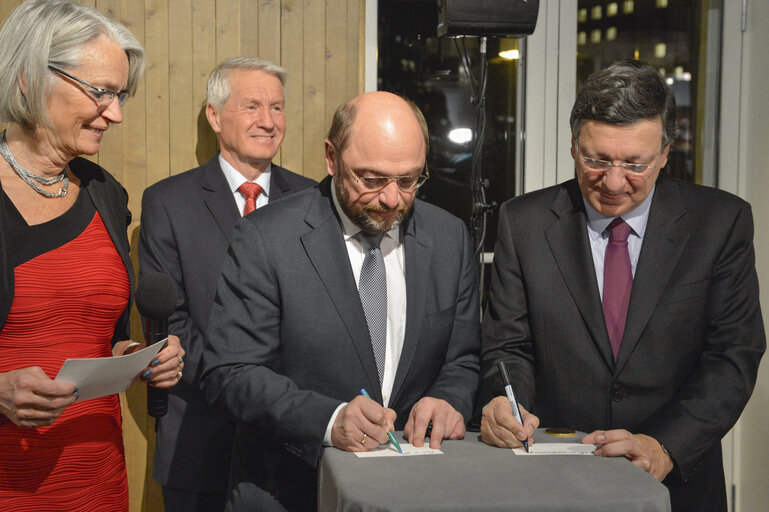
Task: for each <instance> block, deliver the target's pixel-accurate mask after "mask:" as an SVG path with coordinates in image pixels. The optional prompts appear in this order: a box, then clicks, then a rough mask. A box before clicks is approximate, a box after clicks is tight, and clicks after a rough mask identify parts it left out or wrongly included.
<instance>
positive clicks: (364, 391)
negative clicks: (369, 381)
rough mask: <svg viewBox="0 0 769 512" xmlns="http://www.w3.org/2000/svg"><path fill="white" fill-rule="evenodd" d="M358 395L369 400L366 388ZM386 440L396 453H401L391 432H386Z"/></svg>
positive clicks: (399, 446)
mask: <svg viewBox="0 0 769 512" xmlns="http://www.w3.org/2000/svg"><path fill="white" fill-rule="evenodd" d="M360 394H361V395H363V396H365V397H366V398H371V397H370V396H369V394H368V391H366V388H362V389H361V390H360ZM387 439H389V440H390V444H392V445H393V446H394V447H395V448H396V449H397V450H398V453H403V450H401V445H399V444H398V441H397V440H396V439H395V436H394V435H393V433H392V430H389V431H388V432H387Z"/></svg>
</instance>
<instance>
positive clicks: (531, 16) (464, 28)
mask: <svg viewBox="0 0 769 512" xmlns="http://www.w3.org/2000/svg"><path fill="white" fill-rule="evenodd" d="M538 14H539V0H438V35H439V36H460V35H467V36H500V37H502V36H507V37H520V36H525V35H529V34H531V33H533V32H534V27H535V26H536V25H537V15H538Z"/></svg>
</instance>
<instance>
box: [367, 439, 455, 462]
mask: <svg viewBox="0 0 769 512" xmlns="http://www.w3.org/2000/svg"><path fill="white" fill-rule="evenodd" d="M400 445H401V450H403V453H398V450H397V449H396V448H395V447H394V446H393V445H391V444H389V443H388V444H383V445H381V446H380V447H378V448H374V449H373V450H371V451H368V452H354V453H355V456H356V457H360V458H361V459H365V458H368V457H410V456H413V455H442V454H443V452H442V451H440V450H438V449H435V448H430V446H429V445H427V444H426V445H424V446H423V447H421V448H418V447H416V446H414V445H412V444H409V443H400Z"/></svg>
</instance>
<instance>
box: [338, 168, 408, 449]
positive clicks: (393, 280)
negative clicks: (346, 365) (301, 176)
mask: <svg viewBox="0 0 769 512" xmlns="http://www.w3.org/2000/svg"><path fill="white" fill-rule="evenodd" d="M331 197H332V198H333V200H334V208H336V211H337V212H338V213H339V218H340V219H341V220H342V232H343V234H344V241H345V246H346V247H347V255H348V257H349V258H350V266H351V267H352V271H353V275H354V276H355V282H356V283H358V284H359V282H360V271H361V267H362V266H363V260H364V258H365V257H366V252H365V250H364V249H363V246H362V245H361V243H360V241H359V240H358V239H357V238H354V237H355V235H357V234H358V233H359V232H360V228H359V227H358V226H356V225H355V224H354V223H353V221H352V220H350V218H349V217H347V215H346V214H345V213H344V211H343V210H342V208H341V206H340V205H339V199H338V198H337V195H336V189H335V187H334V184H333V183H332V184H331ZM402 238H403V236H402V234H401V229H400V227H399V226H396V227H394V228H392V229H391V230H390V231H388V232H387V233H385V236H384V237H383V238H382V243H381V245H380V249H381V251H382V257H383V259H384V264H385V273H386V275H387V348H386V354H385V366H384V375H383V377H382V399H383V401H384V403H383V404H382V405H384V406H385V407H387V405H388V404H389V402H390V398H391V393H392V388H393V383H394V382H395V371H396V370H397V369H398V362H399V361H400V357H401V351H402V350H403V339H404V337H405V333H406V258H405V252H404V249H403V240H402ZM362 386H363V385H361V387H362ZM345 405H347V402H345V403H343V404H341V405H340V406H339V407H337V409H336V411H334V414H333V415H332V416H331V420H330V421H329V423H328V426H327V427H326V435H325V439H324V443H325V444H326V445H328V446H331V427H332V426H333V425H334V421H335V420H336V416H337V414H338V413H339V410H340V409H341V408H342V407H344V406H345Z"/></svg>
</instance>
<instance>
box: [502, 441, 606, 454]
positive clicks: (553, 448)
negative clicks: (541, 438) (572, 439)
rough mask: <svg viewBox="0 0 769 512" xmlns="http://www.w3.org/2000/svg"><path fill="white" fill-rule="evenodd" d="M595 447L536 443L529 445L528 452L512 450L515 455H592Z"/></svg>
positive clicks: (521, 449) (576, 444)
mask: <svg viewBox="0 0 769 512" xmlns="http://www.w3.org/2000/svg"><path fill="white" fill-rule="evenodd" d="M595 448H596V446H595V445H594V444H582V443H536V444H530V445H529V452H528V453H526V450H524V449H523V447H521V448H513V453H515V454H516V455H593V452H594V451H595Z"/></svg>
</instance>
